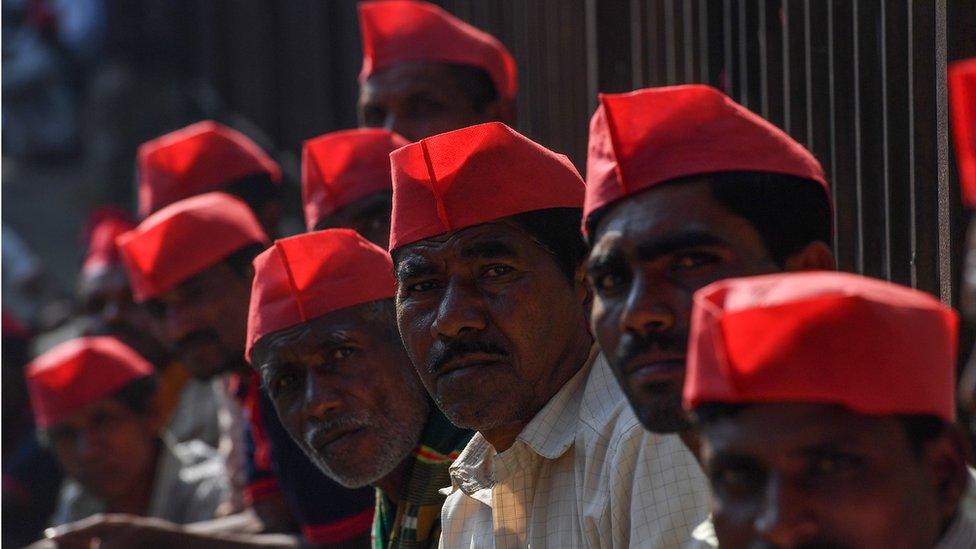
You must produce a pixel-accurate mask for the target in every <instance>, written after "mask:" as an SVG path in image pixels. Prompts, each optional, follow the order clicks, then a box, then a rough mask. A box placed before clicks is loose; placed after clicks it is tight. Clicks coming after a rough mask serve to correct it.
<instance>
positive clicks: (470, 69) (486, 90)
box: [447, 63, 498, 112]
mask: <svg viewBox="0 0 976 549" xmlns="http://www.w3.org/2000/svg"><path fill="white" fill-rule="evenodd" d="M447 67H448V70H449V71H450V73H451V76H453V77H454V81H455V82H456V83H457V88H458V91H460V92H461V93H462V94H464V96H465V97H466V98H467V99H468V101H469V102H470V103H471V107H472V109H474V111H475V112H484V111H485V109H487V108H488V105H490V104H491V103H492V102H493V101H495V100H496V99H498V90H497V89H496V88H495V83H494V82H492V80H491V76H489V75H488V73H487V72H486V71H485V70H484V69H482V68H479V67H474V66H471V65H457V64H453V63H449V64H448V65H447Z"/></svg>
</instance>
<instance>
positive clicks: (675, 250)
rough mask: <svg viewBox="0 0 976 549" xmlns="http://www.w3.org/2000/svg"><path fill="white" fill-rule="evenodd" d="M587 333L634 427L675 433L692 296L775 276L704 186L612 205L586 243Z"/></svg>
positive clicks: (678, 187) (747, 229)
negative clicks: (726, 283)
mask: <svg viewBox="0 0 976 549" xmlns="http://www.w3.org/2000/svg"><path fill="white" fill-rule="evenodd" d="M593 243H594V245H593V248H592V251H591V252H590V256H589V260H588V262H587V279H588V281H589V284H590V286H591V288H593V293H594V299H593V314H592V317H591V321H592V326H593V333H594V335H595V336H596V339H597V341H598V342H599V343H600V346H601V347H602V348H603V350H604V352H605V353H606V355H607V358H608V359H609V361H610V365H611V368H612V369H613V371H614V374H615V375H616V376H617V379H618V381H619V382H620V385H621V387H622V388H623V391H624V393H625V394H626V395H627V398H628V400H629V401H630V403H631V405H632V406H633V408H634V410H635V412H636V414H637V417H638V418H639V419H640V420H641V423H643V424H644V426H645V427H647V428H648V429H650V430H651V431H655V432H661V433H669V432H675V431H681V430H684V429H686V428H687V427H688V425H689V423H688V420H687V418H686V416H685V413H684V412H683V411H682V409H681V389H682V386H683V384H684V375H685V355H686V348H687V346H688V331H689V324H690V321H691V303H692V295H693V294H694V292H695V291H696V290H698V289H699V288H702V287H704V286H707V285H708V284H710V283H712V282H715V281H717V280H721V279H724V278H729V277H737V276H748V275H755V274H761V273H768V272H773V271H776V270H779V268H778V267H777V265H776V263H775V262H774V261H773V260H772V259H771V258H770V257H769V254H768V252H767V250H766V247H765V244H764V243H763V241H762V238H761V237H760V235H759V234H758V233H757V232H756V230H755V229H754V228H753V226H752V225H751V224H750V223H749V222H748V221H746V220H745V219H743V218H742V217H739V216H737V215H735V214H733V213H731V212H729V211H728V210H727V209H726V208H724V207H723V206H722V205H721V204H720V203H718V202H717V201H716V200H715V199H714V198H713V197H712V194H711V191H710V189H709V186H708V183H707V182H706V181H702V180H698V181H682V182H680V183H675V184H666V185H662V186H660V187H656V188H653V189H650V190H647V191H644V192H642V193H640V194H636V195H633V196H630V197H628V198H625V199H623V200H621V201H620V202H619V203H618V204H615V205H613V206H611V209H610V210H609V211H608V212H606V213H605V214H604V215H603V217H602V218H601V220H600V223H599V226H598V227H597V228H596V230H595V231H594V234H593Z"/></svg>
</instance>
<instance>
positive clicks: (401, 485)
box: [374, 452, 413, 501]
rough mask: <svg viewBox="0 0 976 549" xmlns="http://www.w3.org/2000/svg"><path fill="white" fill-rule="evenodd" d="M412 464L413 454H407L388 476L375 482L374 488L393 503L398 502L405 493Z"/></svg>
mask: <svg viewBox="0 0 976 549" xmlns="http://www.w3.org/2000/svg"><path fill="white" fill-rule="evenodd" d="M412 462H413V452H411V453H409V454H407V457H405V458H403V461H401V462H400V464H399V465H397V466H396V467H395V468H394V469H393V470H392V471H390V473H389V474H388V475H386V476H385V477H383V478H381V479H379V480H378V481H376V483H375V484H374V486H375V487H376V488H379V489H380V491H382V492H383V493H384V494H385V495H386V497H388V498H390V499H391V500H393V501H400V500H401V499H403V497H404V494H406V493H407V476H408V474H409V472H410V467H411V464H412Z"/></svg>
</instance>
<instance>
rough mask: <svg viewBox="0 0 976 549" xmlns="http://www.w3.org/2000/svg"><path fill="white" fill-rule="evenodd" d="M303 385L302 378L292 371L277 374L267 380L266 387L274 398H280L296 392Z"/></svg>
mask: <svg viewBox="0 0 976 549" xmlns="http://www.w3.org/2000/svg"><path fill="white" fill-rule="evenodd" d="M300 384H301V378H300V376H299V375H298V373H297V372H293V371H290V370H285V371H280V372H275V373H274V374H272V375H271V376H270V378H269V379H268V380H267V383H266V387H267V388H268V392H269V393H270V395H271V397H272V398H278V397H280V396H282V395H286V394H288V393H290V392H292V391H295V390H296V389H297V388H298V387H299V385H300Z"/></svg>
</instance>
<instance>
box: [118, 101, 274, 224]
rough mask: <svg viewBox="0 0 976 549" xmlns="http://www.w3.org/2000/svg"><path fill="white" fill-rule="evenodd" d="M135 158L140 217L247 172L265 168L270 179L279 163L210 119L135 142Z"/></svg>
mask: <svg viewBox="0 0 976 549" xmlns="http://www.w3.org/2000/svg"><path fill="white" fill-rule="evenodd" d="M137 162H138V168H139V216H140V217H145V216H147V215H149V214H151V213H152V212H154V211H156V210H158V209H160V208H162V207H163V206H165V205H167V204H171V203H173V202H176V201H177V200H180V199H182V198H186V197H188V196H193V195H195V194H200V193H205V192H207V191H215V190H220V189H221V188H222V187H223V186H224V185H227V184H229V183H232V182H234V181H236V180H238V179H241V178H242V177H247V176H249V175H255V174H259V173H266V174H268V176H269V177H270V178H271V181H273V182H274V183H278V182H280V181H281V168H280V167H278V164H277V163H276V162H275V161H274V160H272V159H271V157H270V156H268V155H267V153H265V152H264V151H263V150H261V147H258V146H257V144H255V143H254V141H251V140H250V139H249V138H248V137H247V136H245V135H244V134H242V133H241V132H239V131H236V130H232V129H230V128H228V127H227V126H223V125H221V124H218V123H216V122H214V121H213V120H204V121H203V122H197V123H196V124H191V125H189V126H187V127H185V128H183V129H180V130H176V131H175V132H171V133H168V134H166V135H164V136H162V137H157V138H156V139H153V140H152V141H147V142H145V143H143V144H142V145H139V151H138V153H137Z"/></svg>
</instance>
